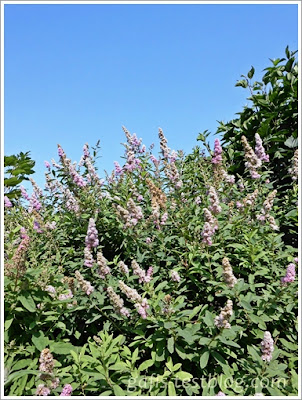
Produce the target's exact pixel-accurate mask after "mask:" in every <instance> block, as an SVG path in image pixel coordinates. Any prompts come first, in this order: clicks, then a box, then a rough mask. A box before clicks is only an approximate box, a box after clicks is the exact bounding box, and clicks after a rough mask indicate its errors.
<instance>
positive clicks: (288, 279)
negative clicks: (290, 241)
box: [281, 263, 296, 285]
mask: <svg viewBox="0 0 302 400" xmlns="http://www.w3.org/2000/svg"><path fill="white" fill-rule="evenodd" d="M295 276H296V266H295V264H294V263H290V264H288V266H287V270H286V275H285V276H284V277H283V278H281V283H282V284H283V285H287V284H288V283H292V282H294V280H295Z"/></svg>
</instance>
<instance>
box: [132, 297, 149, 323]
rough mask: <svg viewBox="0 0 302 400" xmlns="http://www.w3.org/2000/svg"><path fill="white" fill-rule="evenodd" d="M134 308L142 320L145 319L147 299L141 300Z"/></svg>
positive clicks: (147, 306)
mask: <svg viewBox="0 0 302 400" xmlns="http://www.w3.org/2000/svg"><path fill="white" fill-rule="evenodd" d="M135 308H136V309H137V312H138V313H139V315H140V316H141V317H142V318H143V319H146V318H147V309H148V308H149V304H148V301H147V299H142V301H141V302H140V303H135Z"/></svg>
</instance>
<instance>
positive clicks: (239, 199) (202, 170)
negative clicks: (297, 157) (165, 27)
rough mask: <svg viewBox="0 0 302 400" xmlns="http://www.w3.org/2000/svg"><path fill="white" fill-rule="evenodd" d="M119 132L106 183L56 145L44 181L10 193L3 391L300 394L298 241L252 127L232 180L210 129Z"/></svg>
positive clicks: (85, 159) (87, 157) (88, 160)
mask: <svg viewBox="0 0 302 400" xmlns="http://www.w3.org/2000/svg"><path fill="white" fill-rule="evenodd" d="M124 132H125V135H126V139H127V141H126V143H125V163H124V165H122V166H121V165H119V164H118V163H117V162H115V163H114V170H113V172H112V173H111V174H110V175H108V176H107V178H106V180H102V179H100V178H99V176H98V173H97V169H96V166H95V158H94V156H93V153H91V150H90V148H89V146H88V144H86V145H85V146H84V149H83V156H82V158H81V160H80V162H79V163H78V164H77V163H72V162H71V160H69V159H68V157H67V155H66V154H65V152H64V150H63V149H62V147H61V146H59V147H58V156H59V159H58V161H55V160H52V162H51V164H50V163H49V162H47V163H46V172H45V176H46V186H45V191H42V190H41V189H40V188H39V187H38V186H37V185H36V184H35V182H34V181H33V180H32V184H33V193H32V194H31V195H29V194H28V193H27V192H26V191H25V190H24V189H22V199H21V200H17V201H15V202H14V204H10V203H9V202H8V200H7V199H5V221H6V223H5V326H4V329H5V337H4V339H5V372H6V376H5V391H6V394H7V395H11V396H26V395H38V396H47V395H54V396H69V395H74V396H84V395H86V396H93V395H102V396H110V395H116V396H118V395H121V396H123V395H125V396H127V395H128V396H129V395H131V396H137V395H152V396H163V395H169V396H175V395H178V396H181V395H190V396H191V395H193V396H194V395H212V396H215V395H217V396H223V395H255V394H257V395H258V394H259V393H263V394H266V395H280V396H285V395H296V394H297V363H298V359H297V277H296V273H297V271H296V270H297V265H298V259H297V249H296V248H295V245H294V244H292V245H289V244H286V245H285V244H284V242H283V239H282V238H283V234H282V233H280V232H279V219H280V216H281V217H282V216H283V215H284V214H286V213H287V207H288V203H287V202H282V201H280V200H278V197H277V196H276V194H277V190H278V189H274V188H273V184H272V183H271V182H270V181H269V176H270V168H271V161H270V160H269V158H268V157H266V156H265V154H266V153H265V148H264V147H263V146H262V144H261V143H260V141H259V137H256V138H255V140H256V148H253V147H252V144H251V143H249V141H248V140H247V139H246V137H245V136H243V137H242V151H244V152H245V161H243V162H244V163H245V170H244V173H243V174H242V175H238V174H237V175H236V176H235V175H231V174H229V173H228V170H229V165H228V164H227V163H226V156H225V154H224V152H223V151H222V148H221V145H220V142H219V140H218V139H216V141H215V148H214V151H211V149H209V146H208V145H207V144H206V143H205V146H206V147H207V148H208V149H209V150H210V154H209V155H207V156H206V155H205V153H204V150H202V149H201V148H200V147H196V148H195V149H194V150H193V152H192V154H189V155H188V156H186V157H184V156H183V154H182V153H181V152H175V151H172V150H171V149H170V148H169V147H168V142H167V139H166V138H165V136H164V133H163V132H162V130H159V140H160V149H161V151H160V154H159V155H154V154H153V153H152V148H150V149H147V148H146V146H144V145H143V144H142V140H141V139H138V138H137V137H136V135H135V134H134V135H132V134H130V132H128V131H127V130H126V129H125V128H124ZM96 153H97V148H95V149H94V155H96ZM295 162H296V161H294V160H293V165H295ZM288 196H290V197H291V198H292V199H293V200H295V201H297V180H295V179H293V180H292V182H291V188H290V189H289V192H288ZM292 230H293V232H296V230H297V226H296V225H295V224H294V223H293V224H292ZM213 379H216V381H215V382H216V384H213ZM211 380H212V381H211ZM264 380H265V382H264ZM211 382H212V383H211Z"/></svg>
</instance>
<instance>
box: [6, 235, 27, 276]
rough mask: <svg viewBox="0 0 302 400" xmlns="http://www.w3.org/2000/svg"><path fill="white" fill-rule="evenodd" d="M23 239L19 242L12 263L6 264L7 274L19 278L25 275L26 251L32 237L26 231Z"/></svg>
mask: <svg viewBox="0 0 302 400" xmlns="http://www.w3.org/2000/svg"><path fill="white" fill-rule="evenodd" d="M22 237H23V238H22V241H21V243H20V244H19V246H18V248H17V250H16V252H15V254H14V255H13V258H12V260H11V263H10V264H8V263H7V264H5V275H7V276H15V277H16V279H18V278H19V277H20V276H23V275H24V273H25V271H26V268H25V260H26V253H27V251H28V248H29V245H30V237H29V236H28V235H27V234H26V233H24V234H22Z"/></svg>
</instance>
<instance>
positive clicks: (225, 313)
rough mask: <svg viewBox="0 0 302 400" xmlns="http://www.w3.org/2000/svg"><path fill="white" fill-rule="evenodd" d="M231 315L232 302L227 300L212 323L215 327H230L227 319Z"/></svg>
mask: <svg viewBox="0 0 302 400" xmlns="http://www.w3.org/2000/svg"><path fill="white" fill-rule="evenodd" d="M232 315H233V302H232V300H227V302H226V305H225V306H224V307H223V308H222V309H221V311H220V314H219V316H217V317H215V320H214V323H215V325H216V326H217V328H225V329H230V328H231V325H230V323H229V319H230V318H231V316H232Z"/></svg>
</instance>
